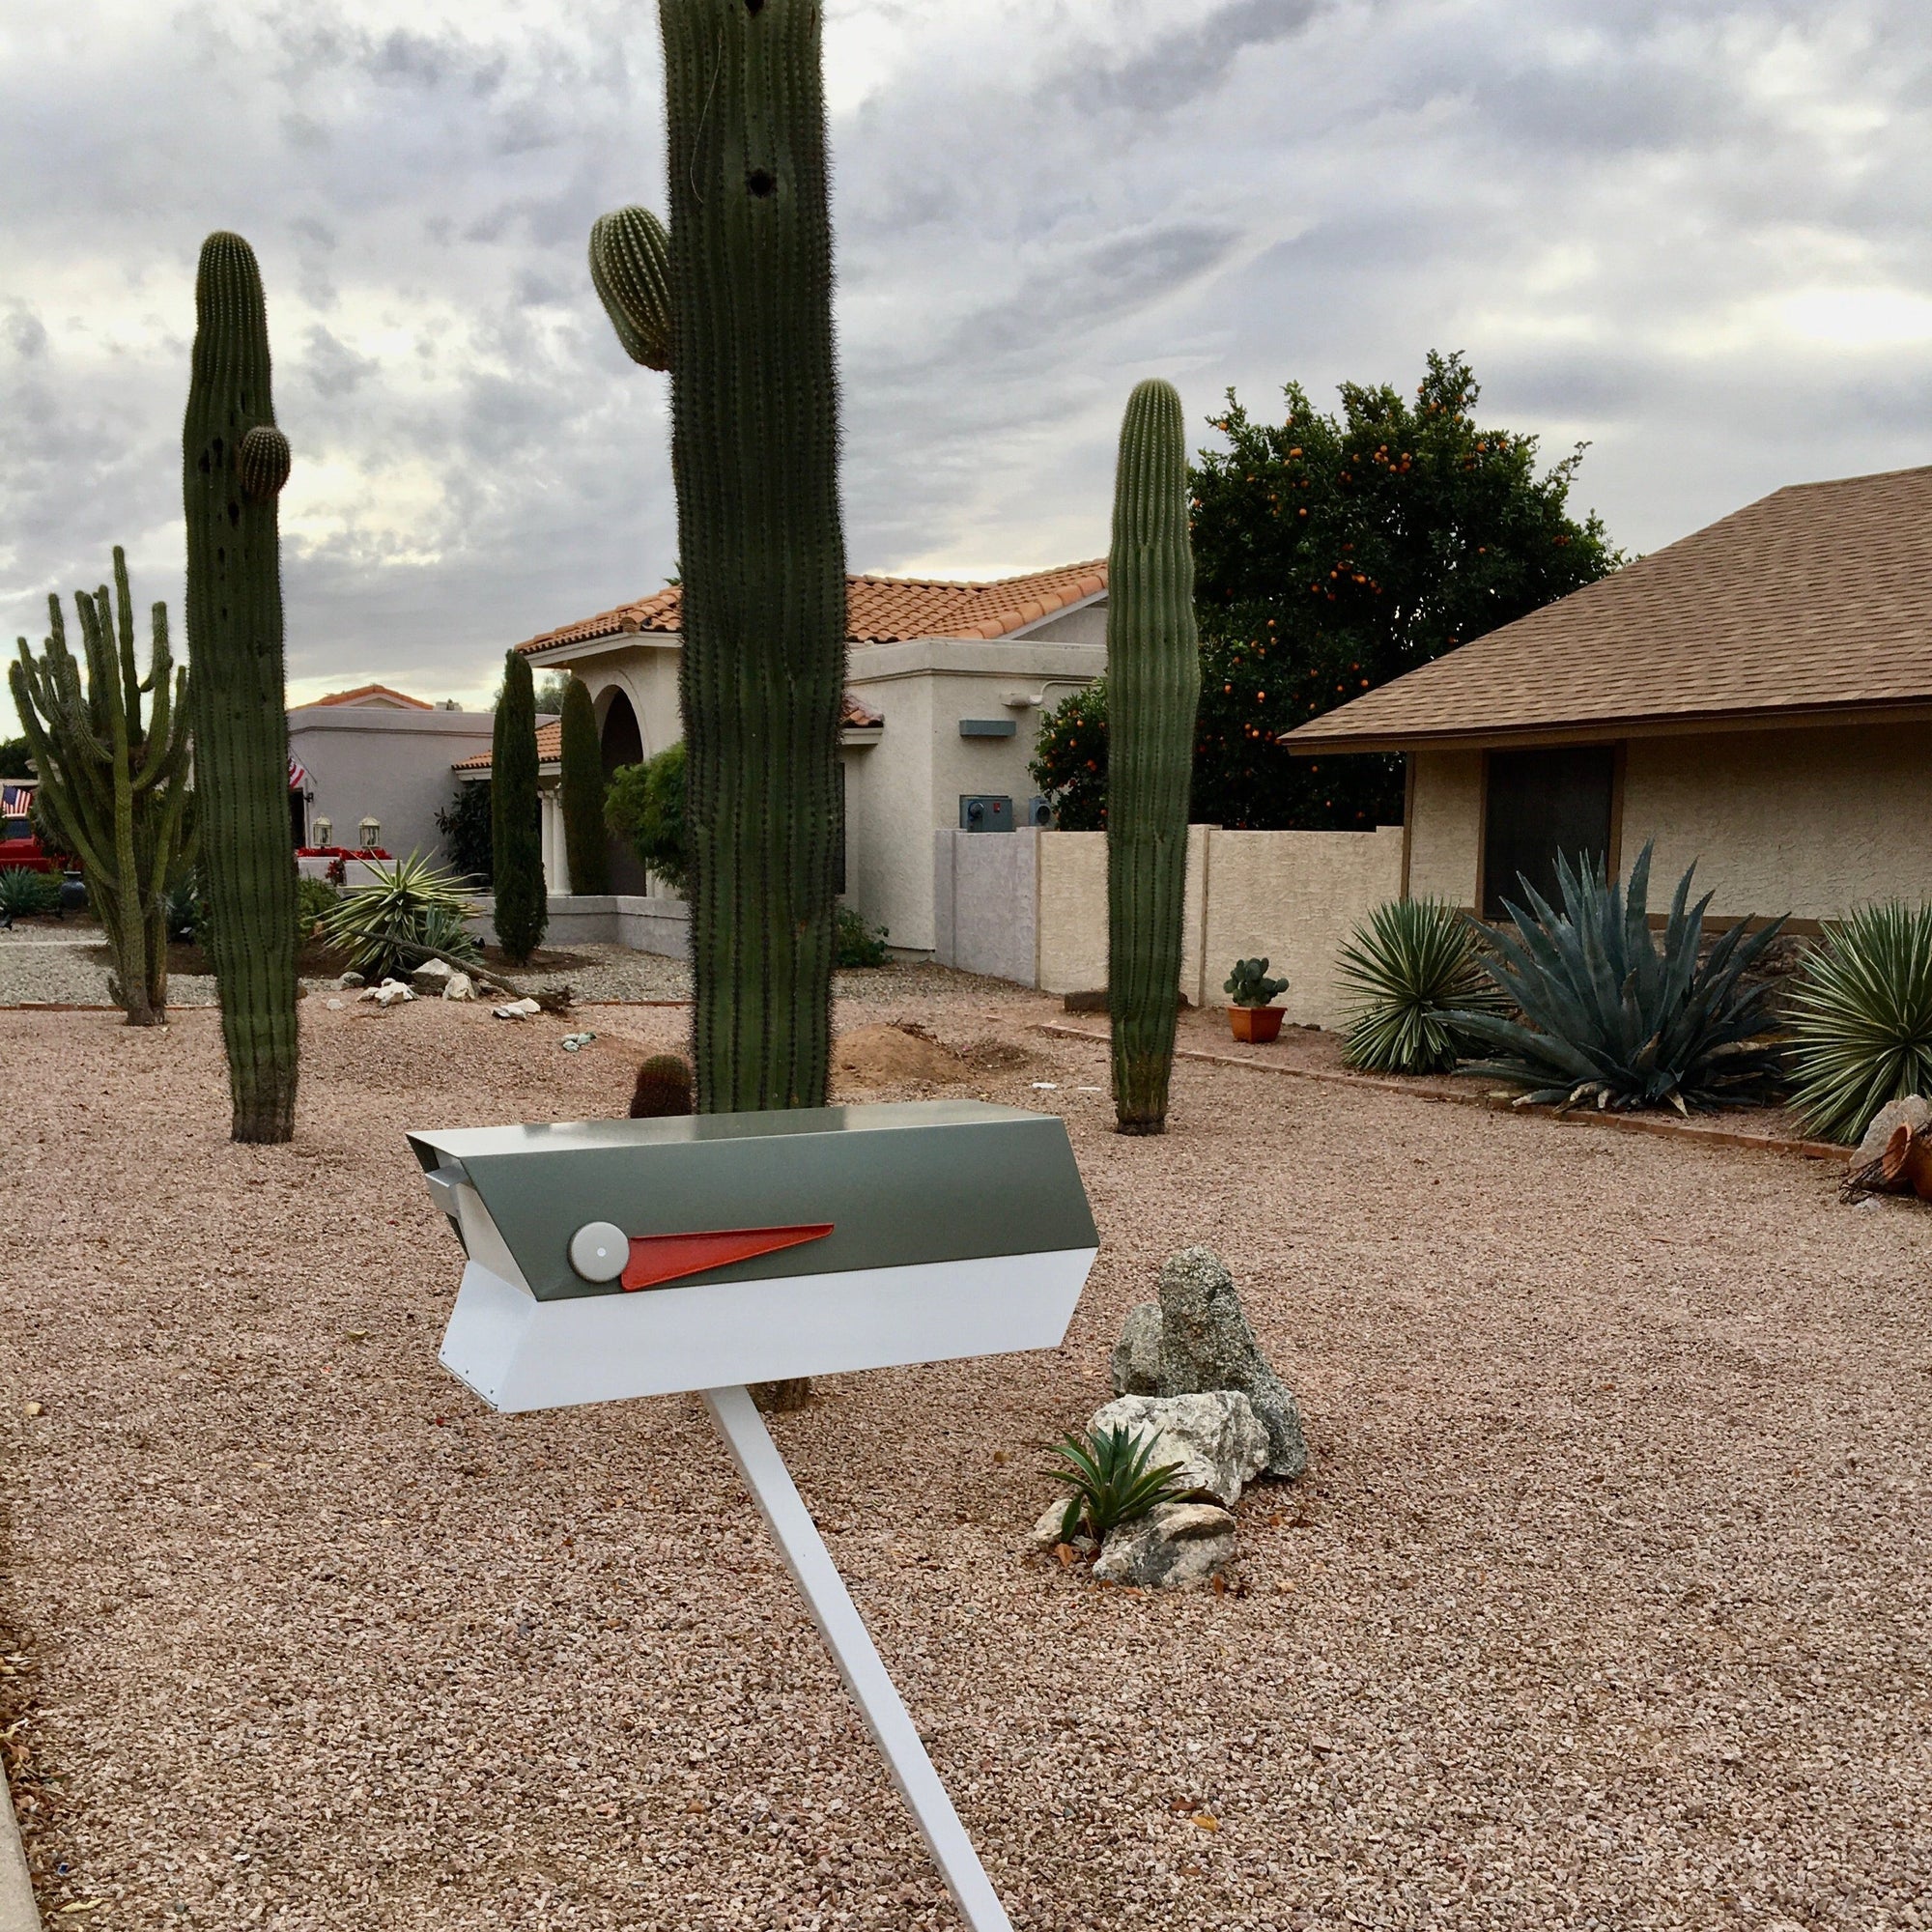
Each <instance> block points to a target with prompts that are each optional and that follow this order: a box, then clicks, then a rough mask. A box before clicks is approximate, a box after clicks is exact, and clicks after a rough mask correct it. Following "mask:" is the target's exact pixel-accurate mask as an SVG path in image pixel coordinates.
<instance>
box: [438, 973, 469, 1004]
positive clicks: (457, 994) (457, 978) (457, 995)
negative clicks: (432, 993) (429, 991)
mask: <svg viewBox="0 0 1932 1932" xmlns="http://www.w3.org/2000/svg"><path fill="white" fill-rule="evenodd" d="M442 997H443V998H444V999H445V1000H473V999H474V998H475V997H476V981H475V980H472V979H471V978H470V977H469V974H468V973H452V974H451V975H450V976H449V978H448V979H447V980H445V981H444V982H443V988H442Z"/></svg>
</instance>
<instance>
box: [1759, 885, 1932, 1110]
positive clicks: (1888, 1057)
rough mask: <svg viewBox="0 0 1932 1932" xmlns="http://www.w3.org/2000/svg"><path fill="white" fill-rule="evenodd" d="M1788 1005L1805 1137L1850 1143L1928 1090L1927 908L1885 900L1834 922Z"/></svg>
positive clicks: (1931, 1087)
mask: <svg viewBox="0 0 1932 1932" xmlns="http://www.w3.org/2000/svg"><path fill="white" fill-rule="evenodd" d="M1788 1005H1789V1032H1788V1038H1789V1040H1790V1059H1791V1067H1792V1075H1793V1078H1792V1099H1793V1102H1794V1104H1795V1105H1796V1107H1797V1110H1798V1118H1799V1120H1800V1121H1801V1122H1803V1123H1804V1131H1805V1132H1806V1133H1808V1134H1816V1135H1818V1136H1819V1137H1820V1138H1821V1139H1823V1140H1831V1141H1842V1142H1845V1143H1846V1144H1848V1145H1849V1144H1852V1143H1855V1142H1856V1141H1858V1140H1859V1138H1860V1137H1861V1135H1862V1134H1863V1133H1864V1130H1865V1129H1866V1128H1867V1127H1868V1126H1870V1124H1871V1122H1872V1117H1873V1116H1874V1115H1875V1114H1876V1113H1877V1112H1878V1110H1879V1109H1880V1108H1881V1107H1883V1106H1884V1105H1885V1103H1886V1102H1887V1101H1888V1100H1897V1099H1900V1098H1902V1097H1903V1096H1904V1095H1905V1094H1932V906H1924V905H1920V906H1908V905H1905V904H1902V903H1901V902H1900V901H1898V900H1897V899H1889V900H1887V901H1886V902H1885V903H1883V904H1881V905H1869V906H1861V908H1860V909H1859V910H1858V911H1857V912H1855V913H1853V914H1852V916H1851V917H1850V918H1849V919H1844V920H1834V921H1833V922H1832V923H1830V924H1829V925H1827V927H1826V928H1825V937H1824V940H1823V942H1822V943H1821V944H1820V945H1819V946H1818V948H1817V950H1816V951H1815V952H1812V954H1811V956H1810V957H1809V958H1808V959H1807V960H1806V961H1805V963H1804V970H1803V971H1802V972H1801V973H1800V975H1799V977H1798V980H1797V983H1796V985H1795V986H1793V988H1792V989H1791V992H1790V995H1789V999H1788Z"/></svg>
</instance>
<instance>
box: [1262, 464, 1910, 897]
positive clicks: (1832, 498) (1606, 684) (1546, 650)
mask: <svg viewBox="0 0 1932 1932" xmlns="http://www.w3.org/2000/svg"><path fill="white" fill-rule="evenodd" d="M1283 742H1284V744H1285V746H1286V748H1287V750H1289V751H1290V752H1292V753H1298V754H1300V755H1303V756H1321V755H1334V754H1336V753H1351V752H1382V753H1392V752H1400V753H1404V754H1405V755H1406V759H1407V773H1408V781H1407V808H1406V811H1405V813H1404V836H1403V883H1404V890H1405V892H1406V894H1408V895H1412V896H1415V897H1422V896H1435V897H1439V898H1444V899H1447V900H1449V901H1451V902H1452V903H1454V904H1456V905H1460V906H1464V907H1470V908H1480V909H1481V910H1482V911H1483V912H1484V913H1485V914H1486V915H1487V916H1490V917H1495V916H1498V915H1499V914H1500V911H1501V899H1502V895H1504V894H1506V893H1511V892H1512V891H1513V889H1514V887H1515V885H1516V880H1517V877H1518V875H1519V874H1520V873H1521V874H1525V875H1527V876H1528V877H1529V878H1530V879H1531V880H1532V881H1533V882H1535V883H1536V884H1537V885H1538V886H1539V888H1540V889H1543V890H1545V891H1548V890H1549V888H1550V885H1551V882H1552V881H1553V876H1554V866H1555V854H1556V853H1557V851H1558V850H1564V851H1570V852H1589V853H1593V854H1602V855H1605V856H1606V857H1607V860H1608V863H1609V865H1610V867H1611V868H1612V869H1615V868H1617V867H1627V866H1628V865H1629V863H1630V862H1631V860H1632V859H1634V857H1635V855H1636V853H1637V851H1638V850H1639V849H1640V848H1641V846H1642V845H1643V844H1644V842H1645V841H1646V840H1654V841H1655V843H1656V848H1657V851H1656V858H1655V861H1654V876H1655V877H1656V878H1657V879H1660V880H1662V882H1663V883H1664V885H1665V886H1666V887H1668V886H1669V885H1671V884H1674V883H1675V881H1676V879H1677V877H1678V875H1679V874H1680V873H1681V872H1682V871H1683V869H1684V868H1685V867H1687V866H1689V865H1690V863H1691V861H1692V860H1695V861H1696V862H1697V879H1698V884H1699V886H1700V887H1701V888H1708V889H1710V890H1711V891H1712V892H1713V893H1714V894H1715V897H1714V898H1713V901H1712V911H1713V912H1714V913H1715V914H1719V915H1730V916H1743V915H1747V914H1756V915H1760V916H1765V915H1773V914H1777V913H1783V912H1789V913H1791V914H1792V915H1793V916H1794V922H1795V923H1796V925H1797V927H1798V929H1799V930H1801V931H1802V930H1805V929H1813V930H1815V928H1816V923H1817V922H1819V921H1821V920H1825V919H1831V918H1834V917H1837V916H1839V915H1841V914H1843V913H1845V912H1846V911H1848V910H1849V909H1850V908H1851V907H1853V906H1855V905H1857V904H1859V903H1861V902H1862V901H1865V900H1868V899H1871V898H1874V897H1889V896H1893V895H1897V896H1900V897H1904V898H1907V899H1913V900H1917V899H1923V898H1932V840H1928V839H1927V838H1926V836H1925V828H1926V826H1927V824H1928V823H1932V468H1927V469H1901V470H1892V471H1889V472H1887V473H1885V474H1882V475H1876V476H1854V477H1848V478H1845V479H1843V480H1842V481H1838V482H1830V483H1808V484H1799V485H1794V486H1792V487H1790V488H1788V489H1783V490H1778V491H1776V492H1774V493H1773V494H1772V495H1771V496H1769V497H1763V498H1762V499H1760V500H1759V501H1757V502H1755V503H1750V504H1747V506H1746V507H1745V508H1744V509H1742V510H1739V511H1737V512H1735V513H1734V514H1733V515H1731V516H1728V517H1725V518H1723V519H1722V520H1721V521H1720V522H1719V523H1715V524H1713V525H1711V526H1709V527H1708V528H1706V529H1701V530H1698V531H1696V532H1695V533H1693V534H1692V535H1690V536H1688V537H1685V538H1683V539H1682V540H1681V541H1679V542H1677V543H1674V544H1671V545H1669V546H1668V547H1667V548H1665V549H1663V550H1660V551H1658V552H1656V553H1655V554H1652V555H1649V556H1646V557H1643V558H1641V559H1640V560H1639V561H1637V562H1635V563H1633V564H1631V565H1629V566H1628V567H1627V568H1625V569H1623V570H1620V571H1618V572H1617V573H1616V574H1615V575H1614V576H1612V577H1608V578H1605V580H1604V581H1603V582H1600V583H1593V584H1590V585H1589V586H1588V587H1586V588H1585V589H1582V590H1578V591H1576V592H1574V593H1573V594H1572V595H1570V596H1568V597H1565V598H1563V599H1562V600H1561V601H1559V602H1558V603H1555V604H1551V605H1548V606H1547V607H1546V608H1545V609H1543V610H1541V611H1535V612H1533V613H1532V614H1531V615H1529V616H1527V617H1523V618H1520V619H1519V620H1518V621H1517V622H1515V623H1513V624H1506V625H1504V626H1503V627H1502V628H1501V629H1500V630H1497V631H1492V632H1491V633H1490V634H1489V635H1488V636H1487V637H1483V638H1478V639H1475V640H1474V641H1473V642H1471V643H1467V644H1464V645H1463V646H1462V648H1461V649H1459V650H1455V651H1451V652H1449V653H1448V654H1447V655H1446V656H1444V657H1441V658H1438V659H1436V660H1435V662H1434V663H1431V664H1427V665H1424V666H1422V667H1421V668H1418V669H1416V670H1412V671H1410V672H1408V673H1407V675H1406V676H1404V677H1400V678H1397V679H1395V680H1394V681H1392V682H1391V683H1389V684H1386V685H1383V686H1381V687H1379V688H1378V689H1377V690H1375V691H1371V692H1368V693H1365V694H1364V695H1363V696H1360V697H1358V698H1356V699H1355V700H1354V701H1353V702H1352V703H1349V704H1345V705H1341V706H1339V707H1338V708H1337V709H1336V710H1334V711H1331V712H1328V713H1327V714H1325V715H1324V716H1322V717H1321V718H1317V719H1314V720H1312V721H1311V722H1310V723H1308V724H1307V725H1302V726H1301V727H1300V728H1299V729H1298V730H1296V731H1293V732H1292V733H1290V734H1289V736H1288V737H1287V738H1286V739H1285V740H1284V741H1283ZM1654 896H1655V895H1654Z"/></svg>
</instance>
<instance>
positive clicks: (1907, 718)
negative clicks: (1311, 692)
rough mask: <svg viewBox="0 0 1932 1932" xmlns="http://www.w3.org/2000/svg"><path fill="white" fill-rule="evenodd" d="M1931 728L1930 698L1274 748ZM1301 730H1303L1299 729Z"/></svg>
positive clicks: (1385, 735) (1295, 735)
mask: <svg viewBox="0 0 1932 1932" xmlns="http://www.w3.org/2000/svg"><path fill="white" fill-rule="evenodd" d="M1929 722H1932V697H1926V698H1907V699H1899V700H1896V701H1893V702H1890V703H1885V704H1872V703H1850V704H1809V705H1784V706H1778V707H1776V708H1772V707H1769V706H1752V707H1750V708H1748V709H1745V710H1735V711H1695V712H1668V713H1658V714H1654V715H1652V716H1648V717H1642V716H1628V717H1612V718H1583V719H1574V720H1569V721H1565V722H1562V723H1551V724H1538V725H1510V726H1508V727H1506V728H1501V729H1499V728H1497V727H1495V726H1493V725H1492V726H1477V727H1473V728H1470V729H1467V730H1435V731H1429V730H1408V731H1363V732H1349V733H1342V732H1336V733H1334V734H1332V735H1327V736H1312V737H1303V736H1302V735H1301V732H1299V731H1295V732H1291V733H1290V734H1289V736H1287V737H1286V738H1283V739H1282V740H1280V743H1281V746H1282V748H1283V750H1285V751H1286V752H1288V753H1290V754H1291V755H1292V756H1293V757H1297V758H1319V757H1326V756H1338V757H1339V756H1341V755H1343V754H1345V753H1347V754H1353V753H1364V752H1379V753H1397V752H1492V751H1508V750H1513V749H1520V748H1523V747H1527V746H1532V745H1605V744H1611V743H1615V742H1618V741H1621V740H1627V739H1634V738H1701V737H1714V736H1729V735H1733V734H1736V733H1740V732H1748V731H1803V730H1816V729H1819V728H1821V727H1824V726H1828V725H1922V724H1926V723H1929ZM1303 728H1304V729H1305V728H1306V727H1305V726H1304V727H1303Z"/></svg>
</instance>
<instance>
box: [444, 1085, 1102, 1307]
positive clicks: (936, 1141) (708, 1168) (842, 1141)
mask: <svg viewBox="0 0 1932 1932" xmlns="http://www.w3.org/2000/svg"><path fill="white" fill-rule="evenodd" d="M409 1139H410V1145H411V1147H412V1150H413V1151H414V1152H415V1156H416V1158H417V1160H418V1161H419V1162H421V1164H422V1166H423V1168H424V1170H425V1171H426V1172H430V1173H433V1172H435V1171H436V1169H437V1168H439V1167H440V1166H442V1165H444V1164H446V1163H449V1162H456V1163H459V1164H460V1165H461V1166H462V1168H463V1170H464V1172H465V1173H466V1174H467V1175H468V1176H469V1181H470V1184H471V1185H472V1186H473V1187H474V1188H475V1189H476V1192H477V1193H478V1195H480V1196H481V1198H482V1201H483V1205H484V1207H485V1208H487V1209H488V1210H489V1213H490V1218H491V1219H492V1220H493V1221H494V1222H495V1223H496V1225H497V1232H498V1233H500V1234H501V1236H503V1239H504V1241H505V1242H506V1243H507V1244H508V1246H509V1249H510V1252H511V1253H512V1254H513V1255H514V1256H515V1257H516V1260H517V1263H518V1265H519V1266H520V1267H521V1268H522V1269H523V1271H524V1278H525V1279H526V1281H527V1282H528V1283H529V1285H530V1290H531V1293H534V1294H535V1295H536V1297H537V1299H538V1300H540V1301H554V1300H563V1299H568V1298H572V1297H575V1296H579V1295H588V1294H611V1293H621V1292H622V1291H621V1290H620V1289H619V1287H618V1285H617V1284H616V1283H614V1282H611V1283H605V1284H598V1283H592V1282H586V1281H584V1280H583V1279H582V1277H580V1276H579V1275H578V1274H577V1273H576V1271H575V1270H574V1269H573V1268H572V1267H571V1265H570V1253H569V1249H570V1238H571V1236H573V1235H574V1234H575V1233H576V1232H577V1230H578V1229H579V1228H580V1227H582V1225H583V1224H584V1223H585V1222H587V1221H611V1222H614V1223H615V1224H616V1225H617V1226H618V1227H620V1228H621V1229H623V1231H624V1233H625V1234H627V1235H633V1236H647V1235H681V1234H696V1233H701V1232H710V1231H714V1230H720V1229H737V1228H771V1227H787V1226H795V1225H799V1224H804V1223H823V1222H828V1221H829V1222H831V1223H832V1226H833V1232H832V1233H831V1234H830V1235H829V1236H825V1237H824V1238H823V1239H821V1240H817V1241H813V1242H812V1243H811V1244H810V1246H809V1247H801V1248H795V1249H788V1250H784V1251H781V1252H779V1253H776V1254H768V1255H760V1256H757V1257H755V1258H754V1259H753V1260H750V1261H743V1262H735V1263H732V1264H728V1265H726V1266H724V1267H720V1268H716V1269H713V1270H711V1271H710V1272H708V1273H706V1274H705V1275H703V1276H702V1277H701V1278H702V1279H703V1280H705V1281H718V1282H723V1281H758V1280H764V1279H767V1278H770V1277H774V1276H780V1275H788V1274H797V1273H812V1274H818V1273H834V1272H837V1271H838V1270H842V1269H849V1268H878V1267H902V1266H909V1265H912V1264H917V1263H922V1262H941V1261H969V1260H975V1259H978V1258H980V1257H983V1256H993V1255H1014V1254H1029V1253H1040V1252H1049V1251H1064V1250H1067V1249H1079V1248H1094V1247H1096V1246H1098V1244H1099V1236H1098V1234H1097V1232H1096V1231H1095V1229H1094V1216H1093V1213H1092V1211H1091V1209H1090V1208H1088V1206H1087V1196H1086V1192H1085V1190H1084V1189H1083V1188H1082V1186H1081V1184H1080V1174H1079V1170H1078V1168H1077V1167H1076V1166H1075V1165H1074V1161H1073V1150H1072V1148H1071V1147H1070V1146H1069V1144H1068V1142H1067V1139H1066V1128H1065V1123H1064V1122H1062V1121H1061V1120H1060V1118H1059V1117H1058V1116H1057V1115H1053V1114H1034V1113H1029V1112H1027V1111H1026V1110H1025V1109H1024V1108H1019V1107H996V1106H991V1105H989V1104H987V1103H985V1102H983V1101H979V1100H930V1101H918V1102H912V1103H901V1104H897V1105H881V1106H857V1107H821V1108H801V1109H798V1110H796V1111H792V1112H782V1113H766V1114H698V1115H694V1116H690V1117H688V1118H685V1119H680V1120H666V1121H581V1122H566V1123H563V1124H558V1125H543V1124H537V1125H530V1126H512V1127H460V1128H453V1129H450V1130H448V1131H446V1132H440V1133H412V1134H411V1135H410V1137H409ZM646 1292H648V1291H646Z"/></svg>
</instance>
